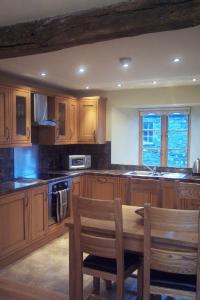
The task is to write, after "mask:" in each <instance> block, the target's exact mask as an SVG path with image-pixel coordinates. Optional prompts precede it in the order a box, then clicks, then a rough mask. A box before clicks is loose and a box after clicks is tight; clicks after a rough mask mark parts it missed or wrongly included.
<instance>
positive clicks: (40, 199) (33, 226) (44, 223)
mask: <svg viewBox="0 0 200 300" xmlns="http://www.w3.org/2000/svg"><path fill="white" fill-rule="evenodd" d="M47 228H48V203H47V186H40V187H36V188H33V189H32V190H31V205H30V233H31V240H35V239H38V238H41V237H43V236H44V235H45V234H46V231H47Z"/></svg>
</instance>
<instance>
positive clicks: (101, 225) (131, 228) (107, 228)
mask: <svg viewBox="0 0 200 300" xmlns="http://www.w3.org/2000/svg"><path fill="white" fill-rule="evenodd" d="M138 208H139V207H136V206H128V205H123V207H122V212H123V240H124V249H125V250H130V251H134V252H138V253H141V254H142V253H143V252H144V249H143V247H144V220H143V217H141V216H140V215H138V214H136V212H135V211H136V210H137V209H138ZM73 225H74V222H73V217H70V218H68V219H67V220H66V226H67V227H68V228H69V299H70V300H80V299H79V291H77V290H76V280H77V278H80V277H79V276H80V274H81V270H80V266H78V265H77V263H76V257H75V248H74V240H75V239H76V236H75V235H74V226H73ZM82 226H83V227H84V230H85V231H86V232H87V231H88V232H93V233H94V234H95V233H96V234H97V233H98V234H99V233H100V234H103V235H112V234H113V233H114V228H113V223H112V222H110V221H97V220H92V219H84V220H82ZM152 236H153V237H152V244H153V245H155V246H159V247H161V248H162V247H165V246H168V245H170V247H171V248H172V247H173V248H174V249H177V250H178V249H181V250H183V249H186V250H187V249H191V250H192V249H197V241H198V237H197V234H196V233H193V232H191V233H185V232H178V233H177V232H168V231H161V230H156V231H154V232H152Z"/></svg>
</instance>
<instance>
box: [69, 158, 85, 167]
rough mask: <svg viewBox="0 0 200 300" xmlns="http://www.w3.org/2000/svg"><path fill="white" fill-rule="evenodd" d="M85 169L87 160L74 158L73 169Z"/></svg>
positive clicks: (72, 161)
mask: <svg viewBox="0 0 200 300" xmlns="http://www.w3.org/2000/svg"><path fill="white" fill-rule="evenodd" d="M82 168H85V158H84V157H83V158H72V160H71V169H82Z"/></svg>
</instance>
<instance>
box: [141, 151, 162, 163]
mask: <svg viewBox="0 0 200 300" xmlns="http://www.w3.org/2000/svg"><path fill="white" fill-rule="evenodd" d="M142 156H143V160H142V161H143V165H148V166H160V150H159V149H155V150H154V149H145V148H144V149H143V151H142Z"/></svg>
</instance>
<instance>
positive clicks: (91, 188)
mask: <svg viewBox="0 0 200 300" xmlns="http://www.w3.org/2000/svg"><path fill="white" fill-rule="evenodd" d="M86 189H87V193H86V196H87V197H89V198H93V199H102V200H112V199H115V198H116V197H118V178H117V177H114V176H113V177H111V176H93V175H92V176H90V175H88V176H87V187H86Z"/></svg>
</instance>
